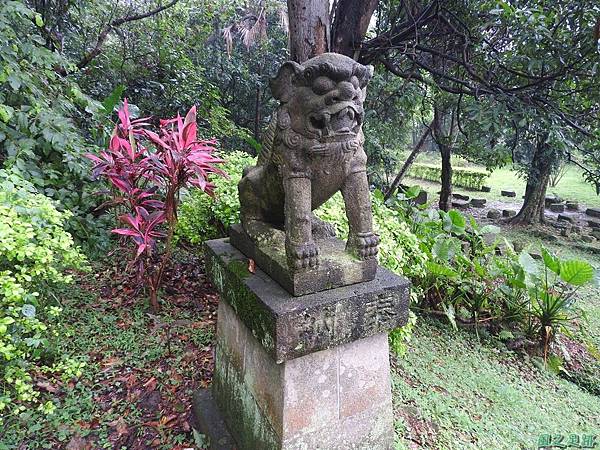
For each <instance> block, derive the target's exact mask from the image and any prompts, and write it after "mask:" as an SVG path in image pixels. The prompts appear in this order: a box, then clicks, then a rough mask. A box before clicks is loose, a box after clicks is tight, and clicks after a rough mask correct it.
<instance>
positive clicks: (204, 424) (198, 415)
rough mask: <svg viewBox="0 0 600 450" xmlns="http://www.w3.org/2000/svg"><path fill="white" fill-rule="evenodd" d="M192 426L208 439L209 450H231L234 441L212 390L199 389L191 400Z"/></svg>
mask: <svg viewBox="0 0 600 450" xmlns="http://www.w3.org/2000/svg"><path fill="white" fill-rule="evenodd" d="M192 413H193V414H192V426H193V428H194V429H195V430H196V431H198V432H199V433H202V434H204V435H205V436H206V437H207V438H208V443H209V445H210V450H232V449H233V448H234V447H235V441H234V440H233V437H231V433H229V430H228V429H227V426H226V425H225V420H224V419H223V416H222V414H221V411H219V408H218V406H217V403H216V402H215V399H214V397H213V393H212V389H199V390H197V391H196V392H194V397H193V400H192Z"/></svg>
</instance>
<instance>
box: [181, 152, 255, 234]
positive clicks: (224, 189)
mask: <svg viewBox="0 0 600 450" xmlns="http://www.w3.org/2000/svg"><path fill="white" fill-rule="evenodd" d="M222 157H223V159H224V160H225V161H226V162H225V164H222V165H221V166H219V167H220V168H221V169H222V170H223V171H225V173H226V174H227V175H228V178H223V177H218V176H214V177H211V179H210V181H212V182H213V183H214V185H215V190H214V192H215V195H214V196H213V197H209V196H208V195H206V194H205V193H204V192H202V191H200V190H197V189H191V190H189V191H188V192H187V194H186V195H185V197H184V198H183V199H182V202H181V205H180V207H179V217H178V223H177V231H176V233H177V237H178V238H179V239H184V240H185V241H187V242H189V243H190V244H194V245H195V244H200V243H202V242H204V241H205V240H207V239H215V238H218V237H222V236H225V235H226V234H227V228H229V226H230V225H232V224H234V223H237V222H239V221H240V200H239V198H238V190H237V185H238V182H239V181H240V180H241V178H242V172H243V170H244V168H245V167H248V166H253V165H255V164H256V158H255V157H252V156H250V155H248V154H247V153H244V152H240V151H234V152H231V153H227V154H226V155H222Z"/></svg>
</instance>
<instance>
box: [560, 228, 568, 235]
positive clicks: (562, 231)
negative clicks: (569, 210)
mask: <svg viewBox="0 0 600 450" xmlns="http://www.w3.org/2000/svg"><path fill="white" fill-rule="evenodd" d="M560 235H561V236H563V237H568V236H569V228H563V229H561V230H560Z"/></svg>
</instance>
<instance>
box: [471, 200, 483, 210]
mask: <svg viewBox="0 0 600 450" xmlns="http://www.w3.org/2000/svg"><path fill="white" fill-rule="evenodd" d="M486 203H487V200H486V199H485V198H472V199H471V206H472V207H474V208H483V207H484V206H485V204H486Z"/></svg>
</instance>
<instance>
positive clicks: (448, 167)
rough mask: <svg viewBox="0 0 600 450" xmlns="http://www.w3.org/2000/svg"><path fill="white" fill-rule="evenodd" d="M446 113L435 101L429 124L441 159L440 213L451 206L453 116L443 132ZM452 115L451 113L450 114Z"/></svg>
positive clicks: (446, 110)
mask: <svg viewBox="0 0 600 450" xmlns="http://www.w3.org/2000/svg"><path fill="white" fill-rule="evenodd" d="M447 113H448V109H447V108H443V107H442V106H440V102H439V101H436V102H435V103H434V105H433V121H432V122H431V129H432V130H431V131H432V133H433V138H434V139H435V142H436V144H437V146H438V148H439V150H440V156H441V157H442V177H441V179H440V183H442V190H441V191H440V201H439V208H440V209H441V210H442V211H448V210H449V209H450V207H451V206H452V162H451V160H450V156H451V155H452V146H451V145H450V143H452V142H453V136H454V134H455V130H454V115H452V120H451V123H450V126H449V127H448V132H447V133H445V132H444V120H445V119H446V116H447ZM452 114H453V113H452Z"/></svg>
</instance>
